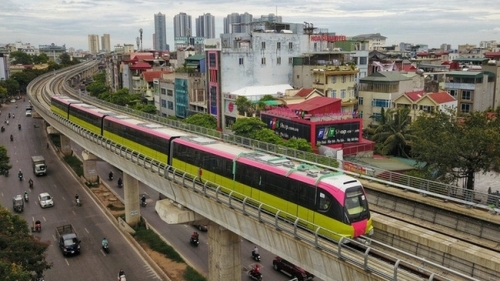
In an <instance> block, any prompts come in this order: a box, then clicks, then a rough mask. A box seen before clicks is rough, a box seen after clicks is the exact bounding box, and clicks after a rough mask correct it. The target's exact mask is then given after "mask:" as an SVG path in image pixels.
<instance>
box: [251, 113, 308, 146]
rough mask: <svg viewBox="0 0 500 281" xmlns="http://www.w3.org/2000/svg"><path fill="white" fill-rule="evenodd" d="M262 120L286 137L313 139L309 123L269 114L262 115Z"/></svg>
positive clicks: (278, 133)
mask: <svg viewBox="0 0 500 281" xmlns="http://www.w3.org/2000/svg"><path fill="white" fill-rule="evenodd" d="M261 120H262V122H264V123H266V124H267V127H268V128H269V129H271V130H273V131H274V132H275V133H276V134H277V135H279V136H280V137H282V138H284V139H291V138H293V137H295V138H301V139H306V140H307V141H311V127H310V125H307V124H302V123H295V122H293V121H291V120H287V119H281V118H277V117H272V116H268V115H262V116H261Z"/></svg>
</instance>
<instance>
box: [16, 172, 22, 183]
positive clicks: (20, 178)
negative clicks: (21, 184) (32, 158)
mask: <svg viewBox="0 0 500 281" xmlns="http://www.w3.org/2000/svg"><path fill="white" fill-rule="evenodd" d="M17 176H18V177H19V180H20V181H22V180H23V173H19V174H18V175H17Z"/></svg>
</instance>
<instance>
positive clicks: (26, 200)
mask: <svg viewBox="0 0 500 281" xmlns="http://www.w3.org/2000/svg"><path fill="white" fill-rule="evenodd" d="M24 201H25V202H29V201H30V199H29V198H28V193H24Z"/></svg>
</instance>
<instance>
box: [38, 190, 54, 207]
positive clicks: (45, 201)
mask: <svg viewBox="0 0 500 281" xmlns="http://www.w3.org/2000/svg"><path fill="white" fill-rule="evenodd" d="M38 203H40V207H42V208H47V207H53V206H54V200H52V196H50V194H48V193H47V192H43V193H40V195H38Z"/></svg>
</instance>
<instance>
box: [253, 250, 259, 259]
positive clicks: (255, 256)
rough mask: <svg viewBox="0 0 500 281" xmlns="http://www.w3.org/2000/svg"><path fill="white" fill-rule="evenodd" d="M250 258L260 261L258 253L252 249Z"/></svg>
mask: <svg viewBox="0 0 500 281" xmlns="http://www.w3.org/2000/svg"><path fill="white" fill-rule="evenodd" d="M252 259H254V260H255V261H260V254H259V253H256V252H255V251H254V250H252Z"/></svg>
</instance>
